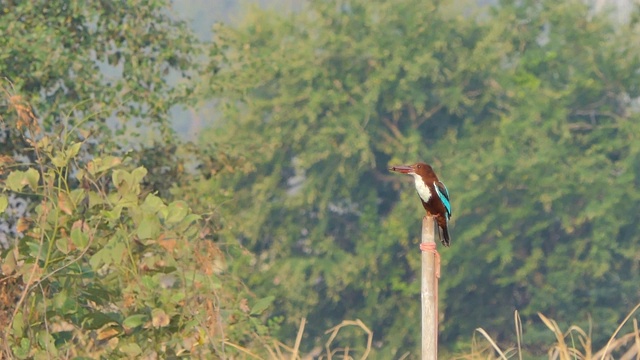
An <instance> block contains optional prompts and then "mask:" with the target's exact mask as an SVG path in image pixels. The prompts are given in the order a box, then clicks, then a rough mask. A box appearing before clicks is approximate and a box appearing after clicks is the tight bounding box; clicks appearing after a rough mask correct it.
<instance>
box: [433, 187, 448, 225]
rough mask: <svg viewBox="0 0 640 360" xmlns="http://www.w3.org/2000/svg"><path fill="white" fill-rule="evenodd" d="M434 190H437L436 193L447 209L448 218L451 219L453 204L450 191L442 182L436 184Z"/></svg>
mask: <svg viewBox="0 0 640 360" xmlns="http://www.w3.org/2000/svg"><path fill="white" fill-rule="evenodd" d="M434 185H435V186H434V188H435V189H436V193H437V194H438V197H439V198H440V201H442V203H443V204H444V207H445V208H446V209H447V218H450V217H451V202H450V201H449V190H447V187H446V186H445V185H444V184H443V183H442V182H440V181H436V182H435V183H434Z"/></svg>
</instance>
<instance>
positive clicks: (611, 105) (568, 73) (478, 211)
mask: <svg viewBox="0 0 640 360" xmlns="http://www.w3.org/2000/svg"><path fill="white" fill-rule="evenodd" d="M456 5H458V3H457V2H441V1H440V2H429V1H427V2H424V1H417V0H404V1H396V2H383V1H364V0H362V1H360V0H353V1H348V2H346V3H345V2H340V3H339V4H338V3H337V2H313V3H312V4H310V6H309V9H307V10H306V11H303V12H300V13H298V14H294V15H290V16H286V17H284V16H278V15H277V14H274V13H271V12H262V11H259V10H253V11H251V12H250V13H249V15H247V16H246V18H245V20H244V22H243V23H241V24H240V25H239V26H238V27H236V28H231V27H225V26H219V27H217V28H216V29H215V32H216V41H215V43H214V46H213V47H212V51H211V59H212V61H213V63H212V66H210V72H211V73H214V72H215V77H212V78H211V79H210V80H211V81H210V83H211V84H212V87H211V94H216V95H219V94H222V99H221V100H220V104H221V106H220V109H221V110H222V111H223V112H224V117H223V120H221V122H220V123H219V124H218V126H217V127H216V128H215V129H213V130H212V131H211V132H210V133H207V134H205V135H203V139H202V140H203V141H202V144H203V146H208V147H209V150H210V154H211V156H212V157H214V156H215V154H219V153H225V154H226V155H227V156H228V157H227V160H226V162H225V163H223V166H221V167H219V173H218V174H217V176H216V177H215V178H213V179H212V180H209V181H206V180H204V181H203V182H202V183H200V184H194V185H191V186H190V187H189V188H188V189H189V190H185V192H184V193H187V192H190V191H191V190H194V189H195V190H196V191H199V192H198V193H197V194H199V195H193V194H192V195H190V197H191V199H192V200H193V201H194V202H193V203H198V202H200V203H201V204H202V206H210V204H221V205H220V206H219V207H217V208H216V211H217V212H218V213H219V214H220V218H221V219H223V223H224V229H223V231H222V232H221V237H223V238H225V239H228V241H233V240H234V239H240V241H241V244H242V245H244V246H246V247H247V248H248V249H249V250H251V252H253V253H254V254H255V255H254V256H249V259H246V258H243V257H238V258H237V260H236V261H234V263H233V264H231V269H232V271H234V272H235V273H237V274H241V275H242V276H243V277H244V278H245V279H246V281H247V283H248V285H249V286H250V287H251V288H252V289H254V290H255V291H257V292H258V293H259V294H262V295H267V294H269V295H274V296H276V307H275V309H276V311H275V312H274V315H284V316H285V318H286V321H287V322H288V323H289V324H294V323H295V322H296V321H297V319H299V318H300V317H302V316H308V318H309V323H310V324H311V326H310V328H309V331H308V333H309V342H308V343H307V346H311V344H318V343H319V342H320V340H319V338H320V335H321V331H322V330H324V329H326V328H327V327H330V326H332V325H334V324H336V323H338V322H339V321H340V319H343V318H361V319H367V320H366V321H365V322H366V323H367V324H368V325H370V326H372V328H373V329H374V333H375V336H376V338H377V341H378V344H380V347H381V349H379V350H378V351H379V356H381V357H383V358H391V357H399V356H401V355H402V354H404V353H405V352H406V351H408V350H411V349H414V347H413V346H414V345H415V341H416V340H417V339H418V336H416V332H415V329H418V328H419V320H418V319H419V296H418V287H419V285H418V283H417V281H415V278H416V276H415V274H416V273H417V272H418V270H419V260H418V259H419V258H418V255H417V246H416V245H417V242H418V239H417V238H418V236H419V231H418V229H419V228H420V226H419V221H420V217H421V212H422V209H421V207H420V205H419V202H418V201H417V199H416V198H415V194H414V193H413V191H412V190H411V187H412V185H411V183H410V182H409V181H408V180H407V181H406V182H405V179H403V178H401V177H397V176H395V177H393V176H390V175H389V174H388V173H387V171H386V168H387V166H388V165H389V164H396V163H405V162H414V161H417V160H426V161H428V162H430V163H432V164H434V166H435V167H436V170H437V172H438V173H439V174H440V175H441V178H442V179H443V180H444V181H445V182H446V183H447V185H448V187H449V189H450V190H451V194H452V200H453V207H454V223H453V229H452V233H453V247H452V248H451V249H450V250H449V249H447V250H446V251H443V278H442V280H441V311H442V312H443V319H442V322H441V340H442V341H443V342H444V343H445V344H448V345H450V346H451V347H454V346H455V343H456V342H457V341H460V339H467V337H468V336H469V335H470V334H471V333H472V331H473V329H475V328H477V327H479V326H482V327H484V328H486V329H487V330H488V331H489V332H491V333H495V334H497V335H498V336H497V338H498V339H499V340H508V338H509V336H510V331H508V330H506V329H507V328H506V327H505V326H504V324H505V323H507V322H509V319H510V318H511V316H512V313H513V310H514V309H518V310H520V312H521V314H522V315H523V321H524V322H525V324H526V325H527V326H526V329H527V333H526V334H525V337H527V338H528V339H530V342H528V344H529V346H531V349H534V350H535V348H536V345H537V344H539V343H540V342H541V341H544V339H543V337H544V335H542V334H544V332H543V333H541V331H544V328H543V325H542V324H541V323H540V321H539V319H538V318H537V317H536V316H535V314H536V312H538V311H540V312H543V313H545V314H548V315H550V316H552V317H554V318H557V319H558V320H559V321H560V322H563V321H568V320H570V319H576V318H579V319H585V321H586V319H587V318H588V315H590V316H591V317H592V318H593V319H594V322H595V323H596V324H598V325H597V326H598V327H601V328H602V329H601V330H602V331H601V332H600V331H599V332H598V333H600V334H605V333H610V332H612V330H613V329H614V328H615V326H616V324H617V323H618V322H619V321H620V318H621V316H622V315H623V314H622V313H623V312H624V310H625V309H628V308H631V307H632V306H633V305H635V302H636V301H637V296H636V295H637V292H638V284H640V278H639V274H640V271H638V269H639V266H640V265H639V264H638V262H637V256H638V252H637V249H638V239H639V237H638V231H637V227H636V226H634V224H636V223H637V222H638V220H639V219H638V214H640V208H638V204H640V201H638V200H640V199H638V192H637V191H635V189H636V188H637V186H638V184H640V182H639V181H638V173H639V172H638V169H640V165H639V164H640V152H639V150H640V145H639V144H640V141H638V134H640V127H639V124H640V121H638V120H640V119H639V118H638V113H637V109H636V108H634V101H635V100H632V99H636V98H637V97H638V95H640V94H638V91H639V89H640V86H639V85H640V84H639V83H638V81H640V77H639V76H638V72H637V69H638V68H639V66H640V63H639V61H640V52H638V50H637V47H634V46H632V45H631V44H635V43H636V42H637V40H638V32H637V27H636V25H635V24H634V23H630V24H620V25H619V26H615V25H613V24H612V23H611V22H610V20H609V19H608V18H607V17H606V14H594V13H593V12H592V11H591V10H590V9H589V8H588V7H587V6H586V5H585V4H584V3H583V2H580V1H569V2H563V3H561V4H559V3H556V2H553V1H544V2H542V3H540V2H537V1H503V2H501V3H500V4H499V5H498V6H496V7H494V8H486V9H481V10H482V11H478V12H474V11H471V12H469V13H467V14H466V16H460V15H458V14H457V13H456V12H455V11H454V10H456V9H459V7H457V6H456ZM220 63H223V64H225V65H226V66H220ZM203 76H206V74H205V75H203ZM208 193H212V194H214V195H213V196H208ZM248 266H251V269H253V270H251V271H247V267H248ZM611 304H616V306H614V307H612V306H611ZM292 328H293V327H292V326H290V327H283V330H286V329H292ZM282 334H283V336H287V337H289V336H291V335H293V334H292V333H291V332H283V333H282ZM352 340H355V339H352ZM603 340H604V339H598V338H597V339H594V341H596V342H598V343H599V342H602V341H603ZM462 341H466V340H462ZM356 343H357V341H356Z"/></svg>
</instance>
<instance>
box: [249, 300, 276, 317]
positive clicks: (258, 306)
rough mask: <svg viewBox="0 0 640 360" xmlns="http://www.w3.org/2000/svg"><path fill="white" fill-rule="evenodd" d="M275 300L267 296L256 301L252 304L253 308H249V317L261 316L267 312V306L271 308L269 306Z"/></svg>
mask: <svg viewBox="0 0 640 360" xmlns="http://www.w3.org/2000/svg"><path fill="white" fill-rule="evenodd" d="M275 299H276V297H275V296H267V297H264V298H262V299H260V300H258V301H256V303H255V304H253V307H252V308H251V313H250V315H259V314H262V313H263V312H264V311H265V310H267V308H268V307H269V306H271V304H272V303H273V300H275Z"/></svg>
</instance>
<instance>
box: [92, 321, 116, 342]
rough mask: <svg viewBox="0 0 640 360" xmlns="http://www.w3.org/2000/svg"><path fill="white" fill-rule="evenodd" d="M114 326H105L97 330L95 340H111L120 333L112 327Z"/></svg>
mask: <svg viewBox="0 0 640 360" xmlns="http://www.w3.org/2000/svg"><path fill="white" fill-rule="evenodd" d="M113 325H114V324H107V325H105V326H103V327H102V328H101V329H100V330H98V335H97V336H96V339H97V340H106V339H109V338H112V337H114V336H116V335H118V334H119V333H120V331H118V329H116V328H114V327H113Z"/></svg>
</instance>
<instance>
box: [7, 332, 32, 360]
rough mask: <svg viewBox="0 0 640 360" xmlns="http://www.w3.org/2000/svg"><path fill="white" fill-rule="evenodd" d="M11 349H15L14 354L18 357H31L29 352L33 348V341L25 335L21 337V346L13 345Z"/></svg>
mask: <svg viewBox="0 0 640 360" xmlns="http://www.w3.org/2000/svg"><path fill="white" fill-rule="evenodd" d="M11 350H13V354H14V355H15V356H16V357H17V358H18V359H26V358H28V357H29V352H30V350H31V341H29V338H26V337H23V338H22V339H20V346H15V345H14V346H12V347H11Z"/></svg>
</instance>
